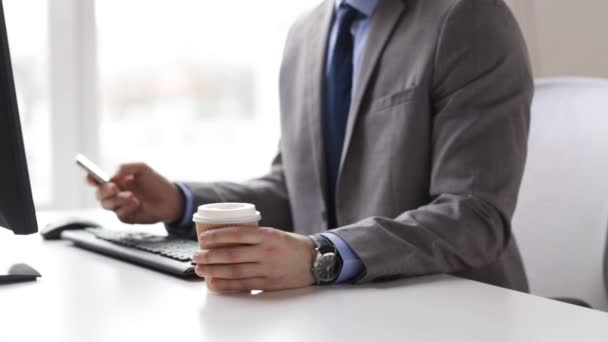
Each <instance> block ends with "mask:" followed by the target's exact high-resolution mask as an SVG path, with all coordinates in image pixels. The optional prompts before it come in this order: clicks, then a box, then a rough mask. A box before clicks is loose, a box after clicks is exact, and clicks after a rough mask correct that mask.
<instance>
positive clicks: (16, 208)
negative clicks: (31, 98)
mask: <svg viewBox="0 0 608 342" xmlns="http://www.w3.org/2000/svg"><path fill="white" fill-rule="evenodd" d="M0 227H4V228H8V229H10V230H12V231H13V232H14V233H15V234H19V235H20V234H32V233H36V232H37V231H38V224H37V222H36V212H35V210H34V203H33V200H32V191H31V187H30V180H29V173H28V169H27V163H26V159H25V150H24V147H23V137H22V135H21V122H20V120H19V110H18V108H17V96H16V94H15V84H14V81H13V69H12V65H11V57H10V52H9V47H8V38H7V33H6V22H5V20H4V6H3V5H2V1H1V0H0Z"/></svg>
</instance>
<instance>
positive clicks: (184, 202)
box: [169, 182, 194, 227]
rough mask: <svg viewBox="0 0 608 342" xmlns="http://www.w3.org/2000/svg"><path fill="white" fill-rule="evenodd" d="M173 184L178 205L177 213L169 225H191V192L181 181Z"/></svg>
mask: <svg viewBox="0 0 608 342" xmlns="http://www.w3.org/2000/svg"><path fill="white" fill-rule="evenodd" d="M173 185H174V186H175V187H176V188H177V192H178V197H179V200H178V201H179V203H180V205H178V209H177V210H176V211H177V213H176V215H175V217H174V219H173V221H171V223H169V225H171V226H178V227H185V226H191V225H192V214H193V207H194V199H193V195H192V192H191V191H190V189H188V187H186V185H184V184H183V183H180V182H176V183H173Z"/></svg>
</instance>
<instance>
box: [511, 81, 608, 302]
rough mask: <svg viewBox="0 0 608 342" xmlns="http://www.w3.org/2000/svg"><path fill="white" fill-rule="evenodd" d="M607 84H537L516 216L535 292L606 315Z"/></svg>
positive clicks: (567, 82) (514, 224)
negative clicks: (575, 300) (580, 302)
mask: <svg viewBox="0 0 608 342" xmlns="http://www.w3.org/2000/svg"><path fill="white" fill-rule="evenodd" d="M607 227H608V80H600V79H579V78H577V79H573V78H566V79H546V80H541V81H538V82H537V83H536V93H535V96H534V101H533V105H532V122H531V127H530V140H529V149H528V161H527V164H526V169H525V172H524V178H523V181H522V187H521V190H520V196H519V202H518V206H517V210H516V211H515V216H514V218H513V230H514V233H515V238H516V240H517V242H518V243H519V246H520V248H521V253H522V257H523V260H524V265H525V267H526V271H527V273H528V278H529V280H530V288H531V292H532V293H533V294H536V295H541V296H545V297H559V296H562V297H564V296H565V297H576V298H579V299H583V300H585V301H586V302H588V303H589V304H591V305H592V306H593V308H595V309H600V310H604V311H608V296H607V293H608V291H607V280H606V278H605V274H604V267H605V265H604V263H605V262H606V261H605V258H606V255H605V254H606V243H607V240H606V238H607V236H606V235H607V234H606V232H607Z"/></svg>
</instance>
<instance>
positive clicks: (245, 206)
mask: <svg viewBox="0 0 608 342" xmlns="http://www.w3.org/2000/svg"><path fill="white" fill-rule="evenodd" d="M261 219H262V216H261V215H260V212H259V211H256V210H255V205H253V204H250V203H228V202H227V203H213V204H205V205H201V206H199V207H198V210H197V212H196V213H194V215H192V221H193V222H199V223H211V224H224V223H227V224H230V223H247V222H257V221H259V220H261Z"/></svg>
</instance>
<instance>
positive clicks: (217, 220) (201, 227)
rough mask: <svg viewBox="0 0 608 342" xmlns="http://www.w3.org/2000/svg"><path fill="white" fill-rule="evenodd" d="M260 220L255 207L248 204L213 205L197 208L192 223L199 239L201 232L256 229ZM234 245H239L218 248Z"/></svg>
mask: <svg viewBox="0 0 608 342" xmlns="http://www.w3.org/2000/svg"><path fill="white" fill-rule="evenodd" d="M261 218H262V217H261V215H260V212H259V211H256V209H255V205H253V204H250V203H213V204H205V205H201V206H199V207H198V210H197V211H196V213H194V215H193V216H192V221H194V223H195V224H196V236H197V239H199V238H198V237H199V236H200V235H201V234H202V233H203V232H205V231H207V230H211V229H217V228H222V227H232V226H240V227H252V228H256V227H257V226H258V222H259V221H260V219H261ZM199 245H200V239H199ZM235 245H239V244H234V243H230V244H223V245H219V246H218V247H225V246H235ZM201 248H202V246H201Z"/></svg>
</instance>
